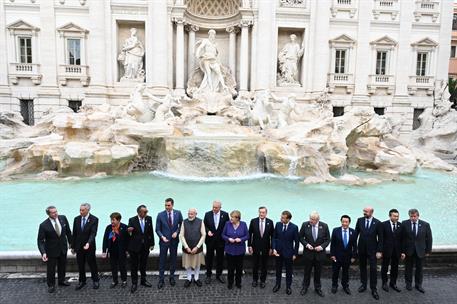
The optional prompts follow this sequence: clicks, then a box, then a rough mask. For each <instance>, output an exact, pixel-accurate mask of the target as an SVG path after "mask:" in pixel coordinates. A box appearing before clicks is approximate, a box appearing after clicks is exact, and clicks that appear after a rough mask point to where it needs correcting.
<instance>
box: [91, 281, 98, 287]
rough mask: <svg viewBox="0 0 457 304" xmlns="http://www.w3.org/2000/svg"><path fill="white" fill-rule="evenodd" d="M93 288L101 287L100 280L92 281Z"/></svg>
mask: <svg viewBox="0 0 457 304" xmlns="http://www.w3.org/2000/svg"><path fill="white" fill-rule="evenodd" d="M92 288H93V289H99V288H100V282H99V281H96V282H93V283H92Z"/></svg>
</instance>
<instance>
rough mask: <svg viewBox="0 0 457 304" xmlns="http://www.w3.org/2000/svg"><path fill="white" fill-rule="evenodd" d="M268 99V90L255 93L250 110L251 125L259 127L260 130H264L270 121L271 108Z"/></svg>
mask: <svg viewBox="0 0 457 304" xmlns="http://www.w3.org/2000/svg"><path fill="white" fill-rule="evenodd" d="M269 99H270V92H269V91H268V90H266V91H261V92H257V93H256V95H255V98H254V106H253V108H252V109H251V110H250V115H251V123H252V124H253V125H259V126H260V128H261V129H262V130H265V128H266V127H268V126H269V124H270V123H271V121H272V119H271V116H272V114H273V108H272V106H271V104H270V101H269Z"/></svg>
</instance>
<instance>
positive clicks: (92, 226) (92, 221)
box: [71, 214, 98, 251]
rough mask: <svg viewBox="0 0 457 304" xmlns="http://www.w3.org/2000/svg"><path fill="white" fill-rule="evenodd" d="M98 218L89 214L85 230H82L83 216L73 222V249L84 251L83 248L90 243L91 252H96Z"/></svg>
mask: <svg viewBox="0 0 457 304" xmlns="http://www.w3.org/2000/svg"><path fill="white" fill-rule="evenodd" d="M97 229H98V218H97V217H95V216H93V215H92V214H89V217H88V219H87V222H86V225H85V226H84V229H83V230H81V215H78V216H77V217H75V220H74V221H73V243H72V245H71V248H72V249H74V250H75V251H82V250H84V249H83V247H84V245H86V243H89V250H95V249H96V247H95V237H96V236H97Z"/></svg>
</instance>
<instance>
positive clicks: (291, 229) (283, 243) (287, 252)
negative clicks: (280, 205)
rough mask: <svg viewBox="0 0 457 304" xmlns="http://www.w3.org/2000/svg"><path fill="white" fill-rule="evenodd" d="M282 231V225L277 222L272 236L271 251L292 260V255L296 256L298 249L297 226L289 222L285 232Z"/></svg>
mask: <svg viewBox="0 0 457 304" xmlns="http://www.w3.org/2000/svg"><path fill="white" fill-rule="evenodd" d="M282 230H283V223H281V222H277V223H276V226H275V231H274V234H273V243H272V244H273V250H276V251H277V252H278V254H280V255H281V256H283V257H285V258H292V257H293V256H294V255H295V256H298V247H299V246H300V241H299V238H298V227H297V225H295V224H293V223H292V222H289V224H288V227H287V230H286V231H285V232H283V231H282Z"/></svg>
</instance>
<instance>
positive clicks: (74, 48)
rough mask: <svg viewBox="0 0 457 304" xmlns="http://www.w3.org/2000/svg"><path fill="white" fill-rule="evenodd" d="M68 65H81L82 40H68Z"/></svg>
mask: <svg viewBox="0 0 457 304" xmlns="http://www.w3.org/2000/svg"><path fill="white" fill-rule="evenodd" d="M67 56H68V64H71V65H81V39H67Z"/></svg>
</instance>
